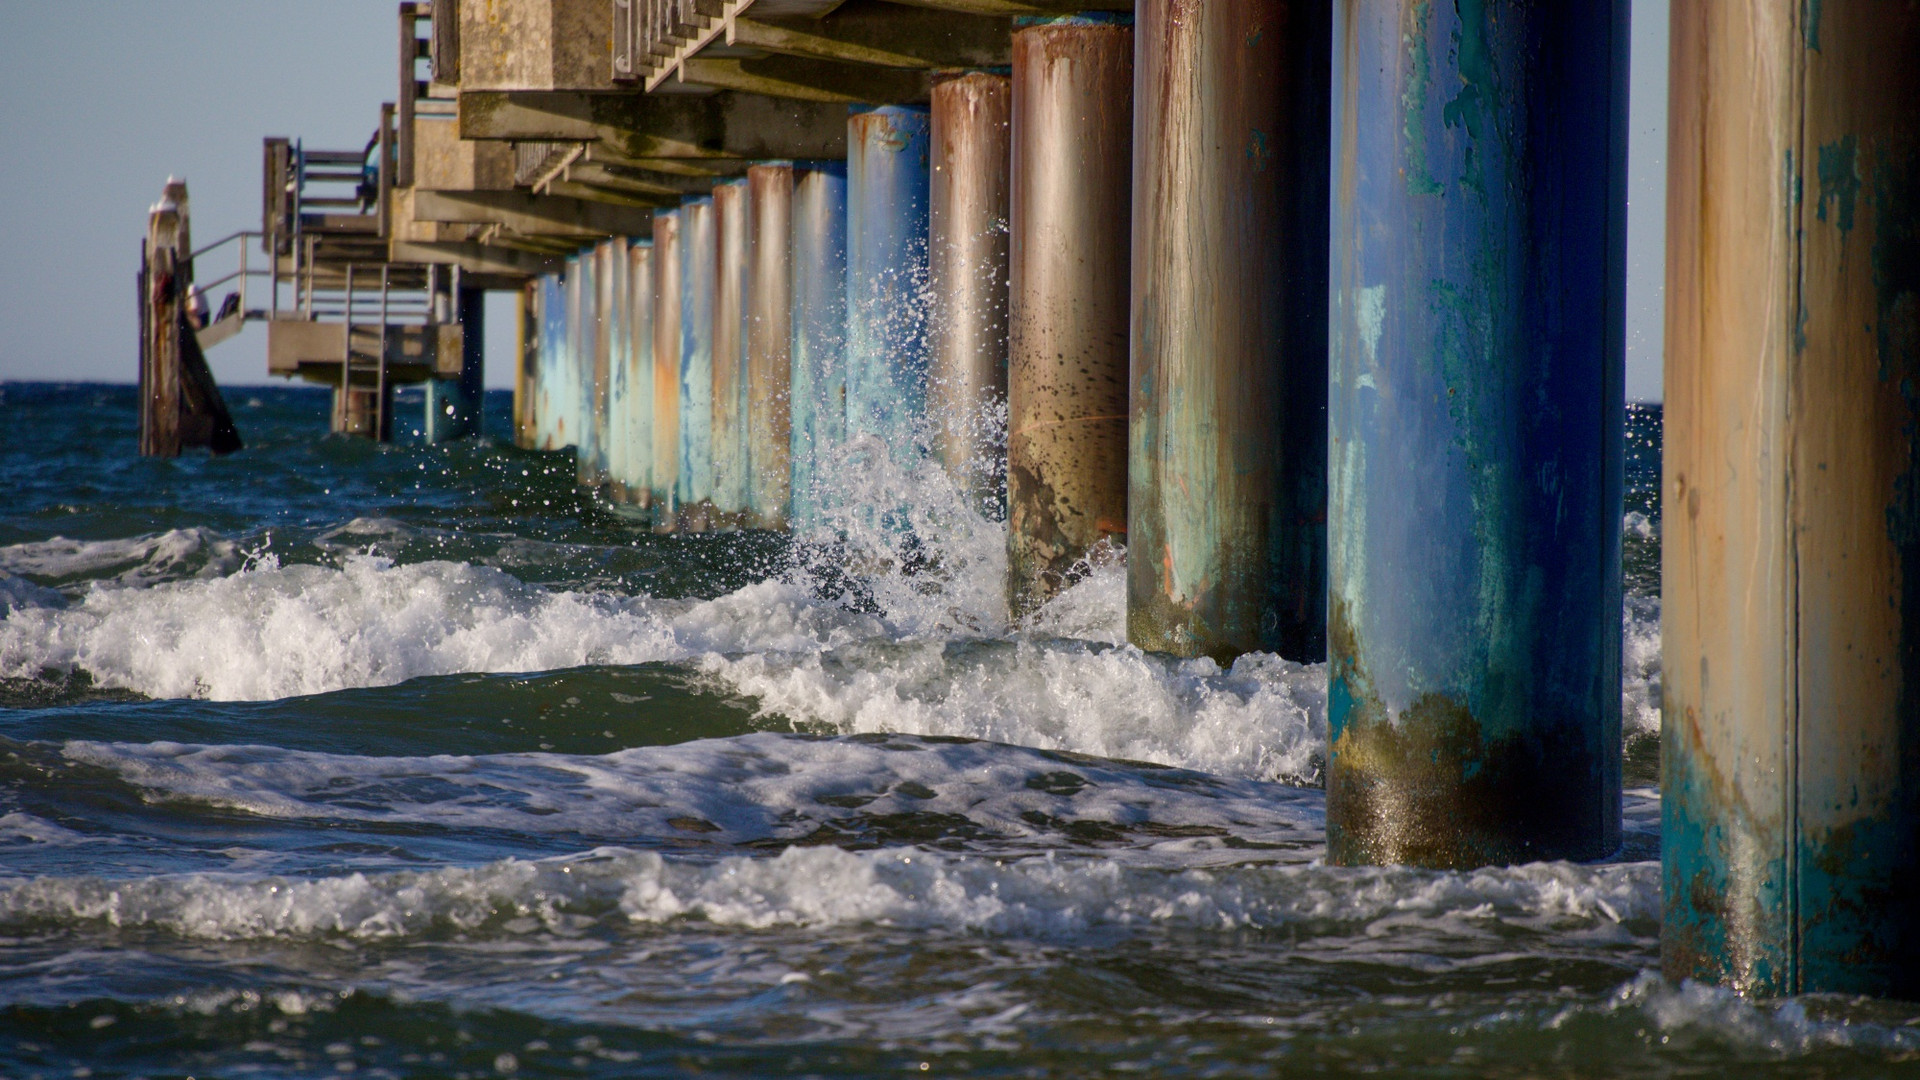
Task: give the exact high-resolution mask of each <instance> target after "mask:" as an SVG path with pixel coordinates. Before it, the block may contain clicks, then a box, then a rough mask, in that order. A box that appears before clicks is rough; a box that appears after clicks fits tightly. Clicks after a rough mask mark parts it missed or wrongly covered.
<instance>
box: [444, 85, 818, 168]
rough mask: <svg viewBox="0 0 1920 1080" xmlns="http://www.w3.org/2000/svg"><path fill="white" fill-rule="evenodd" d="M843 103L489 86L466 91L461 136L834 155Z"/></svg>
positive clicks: (700, 153)
mask: <svg viewBox="0 0 1920 1080" xmlns="http://www.w3.org/2000/svg"><path fill="white" fill-rule="evenodd" d="M846 118H847V112H846V107H845V106H844V105H842V104H835V103H832V102H824V101H800V100H796V99H792V98H777V97H767V96H764V95H758V94H743V93H736V92H733V91H721V92H719V93H715V94H703V95H697V96H696V95H686V94H635V93H606V94H602V93H584V92H570V91H549V92H535V91H484V92H465V93H462V94H461V95H460V137H461V138H463V139H512V140H515V141H529V142H537V141H556V142H567V141H584V142H601V143H605V144H607V147H608V148H609V149H610V150H612V151H613V152H614V153H617V154H620V155H622V156H624V157H628V158H693V159H726V158H735V159H740V160H748V161H750V160H757V159H766V158H832V157H843V156H845V155H846V152H847V125H846Z"/></svg>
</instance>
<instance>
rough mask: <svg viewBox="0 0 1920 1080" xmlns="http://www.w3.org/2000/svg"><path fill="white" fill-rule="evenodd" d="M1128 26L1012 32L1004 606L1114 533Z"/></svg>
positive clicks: (1119, 517)
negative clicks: (1009, 313) (1010, 244)
mask: <svg viewBox="0 0 1920 1080" xmlns="http://www.w3.org/2000/svg"><path fill="white" fill-rule="evenodd" d="M1132 173H1133V30H1132V28H1131V26H1130V25H1128V20H1126V19H1124V18H1115V17H1113V16H1104V15H1097V16H1073V17H1067V18H1059V19H1047V20H1033V21H1032V22H1031V23H1030V24H1029V25H1025V26H1022V27H1021V28H1019V29H1017V30H1015V31H1014V35H1013V199H1012V207H1011V216H1010V219H1009V220H1010V221H1011V224H1012V232H1013V248H1012V253H1013V258H1012V265H1011V283H1012V306H1011V313H1012V319H1011V355H1010V366H1009V371H1008V401H1007V410H1008V411H1007V458H1006V471H1007V593H1008V602H1009V606H1010V608H1011V610H1012V611H1013V613H1014V614H1016V615H1021V614H1025V613H1026V612H1028V611H1030V610H1032V609H1033V608H1036V607H1038V606H1039V605H1041V604H1043V603H1045V602H1046V601H1047V599H1049V598H1050V597H1052V596H1053V595H1054V594H1055V593H1056V592H1058V591H1059V590H1060V589H1061V588H1063V587H1065V586H1067V585H1069V584H1071V583H1072V581H1073V579H1074V576H1075V574H1076V573H1077V572H1078V570H1079V569H1080V568H1082V567H1085V566H1086V565H1087V562H1086V560H1087V558H1088V555H1089V553H1091V552H1092V551H1093V549H1094V548H1095V547H1096V546H1097V545H1099V544H1101V543H1103V542H1118V543H1121V544H1124V543H1125V542H1126V536H1127V365H1128V355H1127V325H1128V318H1129V306H1128V295H1129V294H1128V289H1129V287H1130V283H1131V279H1130V275H1129V272H1128V267H1129V263H1130V257H1131V252H1130V251H1129V237H1128V224H1129V215H1130V213H1131V209H1132V204H1131V200H1132V192H1133V184H1132Z"/></svg>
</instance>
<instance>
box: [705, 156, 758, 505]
mask: <svg viewBox="0 0 1920 1080" xmlns="http://www.w3.org/2000/svg"><path fill="white" fill-rule="evenodd" d="M747 195H748V191H747V181H746V178H745V177H741V178H740V179H738V180H729V181H727V182H726V183H724V184H716V185H714V189H713V231H714V252H715V255H714V257H715V264H714V285H713V527H714V528H728V529H737V528H739V527H740V526H741V525H743V524H745V523H746V518H747V502H748V489H747V462H748V458H747V453H748V451H747V422H748V414H747V299H748V297H749V295H750V294H751V281H750V279H749V278H748V272H749V270H750V265H749V262H748V255H749V253H750V251H751V246H752V232H751V228H750V223H749V221H748V218H747Z"/></svg>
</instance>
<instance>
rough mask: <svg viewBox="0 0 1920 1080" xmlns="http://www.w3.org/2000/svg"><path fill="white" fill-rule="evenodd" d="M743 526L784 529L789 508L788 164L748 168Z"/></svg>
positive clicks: (790, 262) (790, 203) (790, 252)
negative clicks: (745, 508) (745, 505)
mask: <svg viewBox="0 0 1920 1080" xmlns="http://www.w3.org/2000/svg"><path fill="white" fill-rule="evenodd" d="M747 184H748V196H747V202H748V216H749V217H750V219H751V220H750V221H749V222H748V226H747V227H748V231H749V232H751V233H752V236H753V244H752V249H753V252H752V257H751V259H750V260H749V264H750V265H749V270H748V273H749V276H750V277H751V279H752V280H751V284H750V286H749V288H748V304H747V477H748V488H747V503H748V515H747V524H748V525H749V526H750V527H752V528H755V529H785V528H786V527H787V515H788V513H789V511H790V510H791V508H792V484H793V459H792V455H791V452H790V450H789V447H790V446H791V445H792V442H793V425H792V416H791V411H790V407H789V401H790V393H791V387H792V379H793V164H792V163H791V162H786V161H766V162H761V163H760V164H758V165H755V166H753V167H751V168H749V169H748V170H747Z"/></svg>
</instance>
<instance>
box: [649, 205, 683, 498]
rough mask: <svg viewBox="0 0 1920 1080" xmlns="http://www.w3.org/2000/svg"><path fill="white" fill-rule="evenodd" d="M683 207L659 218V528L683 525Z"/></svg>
mask: <svg viewBox="0 0 1920 1080" xmlns="http://www.w3.org/2000/svg"><path fill="white" fill-rule="evenodd" d="M682 220H683V214H682V211H680V210H679V209H677V208H676V209H673V210H662V211H659V212H658V213H656V214H654V215H653V530H654V531H655V532H663V533H664V532H673V531H675V530H676V529H678V528H679V522H680V498H679V495H680V295H681V292H682V289H681V287H680V281H681V277H680V274H681V269H682V267H681V254H680V247H681V232H680V226H681V222H682Z"/></svg>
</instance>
